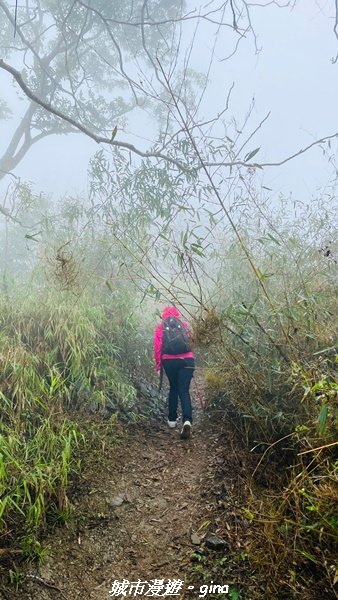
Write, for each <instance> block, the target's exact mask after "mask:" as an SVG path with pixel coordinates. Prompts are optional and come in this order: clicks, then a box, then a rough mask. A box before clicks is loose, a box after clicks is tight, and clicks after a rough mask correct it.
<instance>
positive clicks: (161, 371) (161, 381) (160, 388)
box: [158, 365, 163, 393]
mask: <svg viewBox="0 0 338 600" xmlns="http://www.w3.org/2000/svg"><path fill="white" fill-rule="evenodd" d="M162 383H163V365H161V370H160V383H159V386H158V391H159V393H160V391H161V390H162Z"/></svg>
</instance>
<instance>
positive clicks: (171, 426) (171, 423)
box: [168, 421, 176, 429]
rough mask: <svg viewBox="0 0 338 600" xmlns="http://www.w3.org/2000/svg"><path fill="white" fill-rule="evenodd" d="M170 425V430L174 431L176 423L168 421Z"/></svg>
mask: <svg viewBox="0 0 338 600" xmlns="http://www.w3.org/2000/svg"><path fill="white" fill-rule="evenodd" d="M168 425H169V427H170V429H174V427H176V421H168Z"/></svg>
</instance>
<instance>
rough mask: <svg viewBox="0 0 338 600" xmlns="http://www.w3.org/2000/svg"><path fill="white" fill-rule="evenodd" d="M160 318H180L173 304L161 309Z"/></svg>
mask: <svg viewBox="0 0 338 600" xmlns="http://www.w3.org/2000/svg"><path fill="white" fill-rule="evenodd" d="M161 316H162V319H167V318H168V317H177V318H178V319H179V318H180V316H181V314H180V311H179V310H178V309H177V308H176V307H175V306H166V307H165V308H164V309H163V310H162V315H161Z"/></svg>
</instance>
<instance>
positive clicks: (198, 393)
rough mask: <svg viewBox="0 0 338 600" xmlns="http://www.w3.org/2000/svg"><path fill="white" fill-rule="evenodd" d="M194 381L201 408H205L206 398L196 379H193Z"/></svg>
mask: <svg viewBox="0 0 338 600" xmlns="http://www.w3.org/2000/svg"><path fill="white" fill-rule="evenodd" d="M193 382H194V386H195V394H196V398H197V399H198V400H199V403H200V407H201V409H202V410H204V409H205V400H204V398H202V394H201V391H200V389H199V387H198V385H197V383H196V381H195V379H194V380H193Z"/></svg>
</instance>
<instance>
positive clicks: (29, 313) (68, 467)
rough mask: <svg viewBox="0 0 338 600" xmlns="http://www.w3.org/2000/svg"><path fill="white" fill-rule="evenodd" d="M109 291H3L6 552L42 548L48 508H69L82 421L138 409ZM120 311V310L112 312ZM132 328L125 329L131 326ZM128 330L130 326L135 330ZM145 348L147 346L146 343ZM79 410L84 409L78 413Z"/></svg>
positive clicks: (0, 379)
mask: <svg viewBox="0 0 338 600" xmlns="http://www.w3.org/2000/svg"><path fill="white" fill-rule="evenodd" d="M120 309H121V307H116V306H115V310H114V307H112V304H111V302H110V301H109V295H108V294H106V295H105V297H101V298H100V299H99V298H98V297H97V296H96V298H95V301H93V296H92V292H91V293H87V294H82V296H80V297H77V298H74V295H73V294H69V293H67V292H57V291H56V290H55V289H54V290H49V291H44V292H35V293H32V294H31V295H30V296H28V297H26V298H18V297H16V298H15V301H14V299H13V302H11V303H9V302H8V299H7V298H1V299H0V323H1V328H0V344H1V353H0V365H1V370H0V403H1V409H2V411H1V412H2V420H1V424H0V518H1V528H2V531H1V537H2V540H3V544H4V545H5V547H6V557H8V555H11V553H12V554H13V556H14V555H16V554H17V552H18V551H19V552H21V553H23V554H24V555H28V556H31V557H32V556H37V557H41V555H42V548H41V544H40V541H39V535H40V533H41V532H42V531H43V529H44V527H45V525H46V521H47V520H48V515H50V513H51V511H52V512H54V516H56V518H57V519H58V518H66V517H67V514H68V513H69V510H70V504H69V500H68V497H67V489H68V485H69V477H70V476H71V475H72V473H74V471H76V470H77V469H78V467H79V459H80V456H81V452H83V451H84V448H85V447H86V439H85V436H84V435H83V433H82V426H81V422H82V420H83V418H88V417H87V416H86V415H88V414H90V413H95V412H96V413H97V414H98V415H100V420H102V418H104V419H110V418H113V419H116V417H117V418H119V417H122V418H124V419H125V420H127V421H128V422H129V421H134V420H135V419H137V414H138V408H137V391H136V387H135V385H134V384H133V382H132V378H131V377H132V371H133V369H132V366H131V365H132V362H133V360H132V359H133V355H135V353H138V352H140V351H141V349H140V348H141V346H140V347H139V348H138V347H137V343H134V347H133V349H132V350H131V349H130V350H129V351H130V363H128V364H124V362H123V358H122V357H123V355H125V354H126V353H127V354H128V349H126V348H124V343H125V340H126V339H128V337H129V339H130V338H131V337H132V335H133V328H135V326H136V321H135V320H134V321H135V322H133V319H130V320H129V324H128V321H126V322H124V323H123V326H121V327H120V325H119V318H118V315H117V314H116V313H117V312H118V311H119V310H120ZM114 312H115V314H114ZM127 330H128V331H127ZM128 334H129V335H128ZM142 351H144V348H143V349H142ZM81 414H82V417H81Z"/></svg>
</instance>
